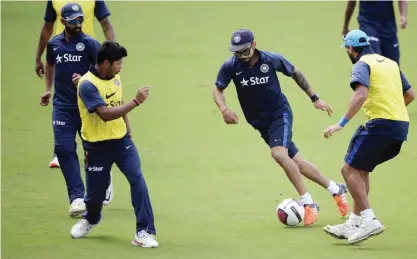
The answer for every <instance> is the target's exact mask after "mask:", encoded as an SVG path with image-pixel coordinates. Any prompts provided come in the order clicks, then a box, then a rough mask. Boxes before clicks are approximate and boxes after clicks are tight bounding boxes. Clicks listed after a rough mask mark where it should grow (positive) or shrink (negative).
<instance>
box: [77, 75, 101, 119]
mask: <svg viewBox="0 0 417 259" xmlns="http://www.w3.org/2000/svg"><path fill="white" fill-rule="evenodd" d="M78 88H79V95H80V98H81V100H82V101H83V102H84V105H85V107H86V108H87V110H88V112H90V113H93V112H94V111H95V110H96V108H97V107H100V106H106V103H105V102H104V100H103V98H102V97H101V96H100V94H99V92H98V90H97V87H95V85H93V84H92V83H91V82H90V81H88V80H85V81H82V82H81V84H80V85H79V86H78Z"/></svg>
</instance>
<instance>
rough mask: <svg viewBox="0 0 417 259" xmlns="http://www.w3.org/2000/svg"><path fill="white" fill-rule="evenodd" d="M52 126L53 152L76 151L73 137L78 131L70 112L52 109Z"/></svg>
mask: <svg viewBox="0 0 417 259" xmlns="http://www.w3.org/2000/svg"><path fill="white" fill-rule="evenodd" d="M52 128H53V131H54V143H55V152H58V153H59V152H73V151H76V141H75V137H76V134H77V131H78V123H77V121H76V120H74V117H73V116H72V114H71V113H69V112H62V111H56V110H54V111H53V113H52Z"/></svg>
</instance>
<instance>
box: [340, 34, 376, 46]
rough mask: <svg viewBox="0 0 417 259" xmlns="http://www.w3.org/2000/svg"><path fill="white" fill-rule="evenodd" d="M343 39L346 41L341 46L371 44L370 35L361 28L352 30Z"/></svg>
mask: <svg viewBox="0 0 417 259" xmlns="http://www.w3.org/2000/svg"><path fill="white" fill-rule="evenodd" d="M343 41H344V43H343V45H342V46H341V47H340V48H344V47H363V46H369V37H368V35H366V33H364V32H363V31H361V30H353V31H350V32H349V33H348V34H346V36H345V38H344V39H343Z"/></svg>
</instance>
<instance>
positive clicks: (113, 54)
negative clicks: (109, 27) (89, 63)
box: [97, 40, 127, 65]
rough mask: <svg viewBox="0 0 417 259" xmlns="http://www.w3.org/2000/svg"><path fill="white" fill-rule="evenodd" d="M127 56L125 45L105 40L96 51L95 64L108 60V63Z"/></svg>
mask: <svg viewBox="0 0 417 259" xmlns="http://www.w3.org/2000/svg"><path fill="white" fill-rule="evenodd" d="M124 57H127V50H126V49H125V47H123V46H122V45H120V44H119V43H117V42H115V41H110V40H106V41H104V42H103V44H101V46H100V48H99V49H98V52H97V64H98V65H100V64H103V63H104V61H105V60H108V61H109V62H110V64H113V62H114V61H117V60H120V59H122V58H124Z"/></svg>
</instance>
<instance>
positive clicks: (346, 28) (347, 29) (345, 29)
mask: <svg viewBox="0 0 417 259" xmlns="http://www.w3.org/2000/svg"><path fill="white" fill-rule="evenodd" d="M348 33H349V28H348V27H343V29H342V36H343V38H344V37H345V36H346V34H348Z"/></svg>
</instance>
